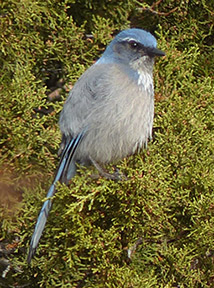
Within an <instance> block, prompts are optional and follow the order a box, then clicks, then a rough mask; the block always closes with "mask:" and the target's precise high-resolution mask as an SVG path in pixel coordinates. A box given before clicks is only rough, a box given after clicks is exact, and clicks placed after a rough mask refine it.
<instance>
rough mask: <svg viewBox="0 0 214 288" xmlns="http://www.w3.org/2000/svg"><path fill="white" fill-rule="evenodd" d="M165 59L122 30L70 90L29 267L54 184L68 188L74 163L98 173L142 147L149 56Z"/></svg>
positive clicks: (148, 115) (148, 39) (150, 112)
mask: <svg viewBox="0 0 214 288" xmlns="http://www.w3.org/2000/svg"><path fill="white" fill-rule="evenodd" d="M164 55H165V53H164V52H163V51H162V50H160V49H158V48H157V41H156V38H155V37H154V36H153V35H152V34H151V33H150V32H148V31H145V30H143V29H140V28H129V29H125V30H123V31H121V32H120V33H118V34H117V35H116V36H115V38H114V39H113V40H112V41H111V42H110V44H109V45H108V46H107V48H106V50H105V51H104V53H103V54H102V56H101V57H100V58H99V59H98V61H96V62H95V63H94V64H93V65H92V66H91V67H89V68H88V69H87V70H86V71H85V72H84V73H83V74H82V75H81V76H80V78H79V79H78V80H77V82H76V83H75V85H74V86H73V88H72V89H71V91H70V92H69V95H68V98H67V100H66V101H65V103H64V106H63V109H62V111H61V113H60V119H59V126H60V130H61V134H62V141H61V145H60V149H59V151H60V163H59V165H58V168H57V170H56V174H55V178H54V180H53V183H52V185H51V186H50V189H49V191H48V193H47V196H46V197H47V200H46V201H45V202H44V204H43V206H42V209H41V211H40V214H39V216H38V219H37V223H36V225H35V229H34V232H33V235H32V238H31V242H30V247H29V252H28V256H27V262H28V264H30V262H31V259H32V257H33V256H34V254H35V251H36V248H37V246H38V243H39V240H40V238H41V235H42V233H43V230H44V228H45V224H46V221H47V217H48V214H49V212H50V210H51V206H52V199H51V198H52V196H53V195H54V194H55V192H56V183H57V182H60V183H65V184H66V185H68V183H69V181H70V179H72V178H73V177H74V175H75V174H76V166H77V164H78V165H84V166H89V165H95V167H96V168H98V170H99V167H100V164H101V165H105V164H108V163H113V162H116V161H117V160H120V159H123V158H125V157H127V156H129V155H131V154H134V153H135V152H136V151H138V150H139V149H140V148H143V147H146V146H147V142H148V140H149V139H151V138H152V126H153V118H154V84H153V66H154V58H155V56H164ZM101 170H102V169H100V171H101Z"/></svg>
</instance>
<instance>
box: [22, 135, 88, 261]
mask: <svg viewBox="0 0 214 288" xmlns="http://www.w3.org/2000/svg"><path fill="white" fill-rule="evenodd" d="M83 136H84V131H83V132H82V133H80V134H79V135H78V136H77V137H76V138H72V139H71V140H69V141H68V142H67V143H66V144H65V147H64V149H63V152H62V155H61V159H60V163H59V166H58V169H57V171H56V175H55V178H54V181H53V183H52V185H51V187H50V188H49V190H48V193H47V196H46V198H48V199H47V200H46V201H45V202H44V204H43V206H42V209H41V211H40V213H39V217H38V219H37V222H36V226H35V229H34V232H33V236H32V238H31V242H30V248H29V252H28V257H27V262H28V264H30V262H31V259H32V257H33V255H34V253H35V251H36V248H37V246H38V243H39V240H40V238H41V235H42V232H43V230H44V228H45V224H46V221H47V218H48V214H49V212H50V209H51V206H52V200H51V199H50V198H51V197H52V196H53V195H54V194H55V192H56V183H57V182H58V181H60V182H62V183H66V184H67V182H68V180H69V179H70V178H72V177H73V176H74V175H75V162H74V155H75V152H76V149H77V147H78V146H79V144H80V142H81V140H82V138H83Z"/></svg>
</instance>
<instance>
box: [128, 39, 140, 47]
mask: <svg viewBox="0 0 214 288" xmlns="http://www.w3.org/2000/svg"><path fill="white" fill-rule="evenodd" d="M129 45H130V47H131V48H137V47H138V46H139V43H137V42H136V41H134V40H131V41H129Z"/></svg>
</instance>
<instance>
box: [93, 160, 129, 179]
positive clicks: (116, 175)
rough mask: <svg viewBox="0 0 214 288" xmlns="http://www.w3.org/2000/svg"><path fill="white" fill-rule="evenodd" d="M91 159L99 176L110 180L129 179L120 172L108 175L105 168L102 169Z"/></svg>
mask: <svg viewBox="0 0 214 288" xmlns="http://www.w3.org/2000/svg"><path fill="white" fill-rule="evenodd" d="M89 158H90V161H91V163H92V164H93V165H94V167H95V168H96V169H97V170H98V172H99V174H100V175H101V176H103V177H105V178H106V179H109V180H124V179H125V180H126V179H127V177H126V176H125V175H123V174H121V173H120V172H119V171H118V170H116V172H114V173H108V172H107V171H106V170H105V169H104V168H103V167H101V166H100V165H99V164H98V163H97V162H96V161H95V160H94V159H93V158H91V157H90V156H89Z"/></svg>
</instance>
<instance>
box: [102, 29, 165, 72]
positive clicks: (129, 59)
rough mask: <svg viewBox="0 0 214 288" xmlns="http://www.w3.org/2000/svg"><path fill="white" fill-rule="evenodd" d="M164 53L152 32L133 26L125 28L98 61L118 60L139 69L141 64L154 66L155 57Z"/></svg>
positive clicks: (117, 61)
mask: <svg viewBox="0 0 214 288" xmlns="http://www.w3.org/2000/svg"><path fill="white" fill-rule="evenodd" d="M164 55H165V53H164V52H163V51H161V50H159V49H158V48H157V41H156V39H155V37H154V36H153V35H152V34H151V33H149V32H147V31H145V30H142V29H137V28H132V29H127V30H123V31H122V32H120V33H119V34H118V35H117V36H116V37H115V38H114V39H113V40H112V42H111V43H110V44H109V45H108V47H107V48H106V50H105V52H104V53H103V55H102V57H101V58H100V60H99V61H98V63H99V62H100V63H109V62H116V63H120V64H125V65H131V67H132V68H133V69H136V70H138V68H139V66H141V65H147V64H148V65H152V66H153V62H154V57H155V56H164Z"/></svg>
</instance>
